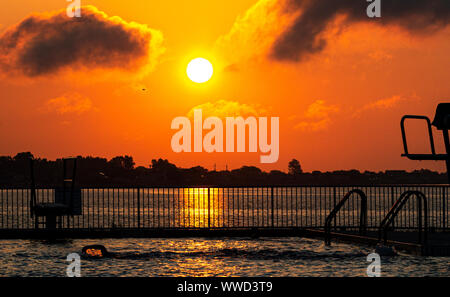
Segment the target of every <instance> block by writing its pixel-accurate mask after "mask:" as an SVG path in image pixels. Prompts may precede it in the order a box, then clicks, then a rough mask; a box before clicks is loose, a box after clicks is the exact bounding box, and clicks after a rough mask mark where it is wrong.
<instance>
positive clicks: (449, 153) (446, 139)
mask: <svg viewBox="0 0 450 297" xmlns="http://www.w3.org/2000/svg"><path fill="white" fill-rule="evenodd" d="M442 134H443V136H444V144H445V151H446V152H447V159H446V160H445V164H446V165H447V178H448V183H449V184H450V141H449V136H448V130H442Z"/></svg>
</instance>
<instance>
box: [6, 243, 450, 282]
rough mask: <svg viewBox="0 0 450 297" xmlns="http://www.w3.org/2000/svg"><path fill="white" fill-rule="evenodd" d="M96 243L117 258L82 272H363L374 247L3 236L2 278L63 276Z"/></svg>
mask: <svg viewBox="0 0 450 297" xmlns="http://www.w3.org/2000/svg"><path fill="white" fill-rule="evenodd" d="M91 244H101V245H104V246H105V247H106V248H107V249H108V251H109V252H113V253H114V254H115V255H116V257H114V258H105V259H85V258H81V276H85V277H92V276H94V277H109V276H121V277H125V276H126V277H155V276H156V277H159V276H161V277H162V276H196V277H198V276H205V277H206V276H208V277H209V276H241V277H258V276H264V277H279V276H288V277H304V276H305V277H309V276H319V277H339V276H367V267H368V265H369V264H370V263H371V262H369V261H368V260H367V255H368V254H370V253H372V252H373V248H370V247H360V246H356V245H351V244H343V243H333V244H332V246H331V247H328V246H325V245H324V244H323V241H321V240H314V239H305V238H297V237H292V238H263V239H261V238H260V239H250V238H225V239H224V238H220V239H204V238H188V239H186V238H183V239H102V240H92V239H89V240H68V241H58V242H48V241H37V240H0V276H39V277H42V276H56V277H65V276H66V270H67V267H68V265H69V264H70V263H71V262H69V261H67V255H69V254H71V253H78V254H81V250H82V248H83V247H84V246H86V245H91ZM449 264H450V257H420V256H411V255H398V256H394V257H387V256H382V257H381V276H410V277H412V276H414V277H417V276H418V277H421V276H450V265H449Z"/></svg>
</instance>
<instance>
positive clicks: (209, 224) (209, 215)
mask: <svg viewBox="0 0 450 297" xmlns="http://www.w3.org/2000/svg"><path fill="white" fill-rule="evenodd" d="M210 199H211V196H210V188H208V228H211V200H210Z"/></svg>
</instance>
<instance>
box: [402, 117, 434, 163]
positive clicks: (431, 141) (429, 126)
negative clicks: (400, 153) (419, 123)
mask: <svg viewBox="0 0 450 297" xmlns="http://www.w3.org/2000/svg"><path fill="white" fill-rule="evenodd" d="M407 119H415V120H425V121H426V122H427V126H428V137H429V139H430V146H431V154H432V155H436V150H435V146H434V138H433V130H432V129H431V121H430V119H429V118H428V117H426V116H418V115H405V116H403V118H402V120H401V122H400V127H401V129H402V139H403V148H404V150H405V156H408V155H409V151H408V143H407V140H406V131H405V121H406V120H407Z"/></svg>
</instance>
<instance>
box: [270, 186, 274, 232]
mask: <svg viewBox="0 0 450 297" xmlns="http://www.w3.org/2000/svg"><path fill="white" fill-rule="evenodd" d="M270 189H271V193H270V203H271V208H272V227H275V217H274V204H273V187H271V188H270Z"/></svg>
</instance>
